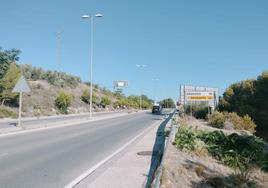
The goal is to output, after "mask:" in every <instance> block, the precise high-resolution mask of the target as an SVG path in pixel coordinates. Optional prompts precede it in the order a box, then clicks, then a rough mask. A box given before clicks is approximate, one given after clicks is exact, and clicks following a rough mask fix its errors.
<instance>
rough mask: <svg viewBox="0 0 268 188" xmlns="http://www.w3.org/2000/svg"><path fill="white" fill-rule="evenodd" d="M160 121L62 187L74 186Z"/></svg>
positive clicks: (71, 187)
mask: <svg viewBox="0 0 268 188" xmlns="http://www.w3.org/2000/svg"><path fill="white" fill-rule="evenodd" d="M162 121H163V120H161V121H160V122H159V121H157V122H155V123H154V124H153V125H152V126H149V127H148V128H146V129H145V130H144V131H142V132H141V133H140V134H138V135H137V136H135V137H134V138H133V139H131V140H130V141H129V142H127V143H126V144H125V145H123V146H122V147H120V148H119V149H117V150H116V151H115V152H114V153H112V154H111V155H109V156H107V157H106V158H104V159H103V160H101V161H100V162H98V163H97V164H95V165H94V166H93V167H91V168H89V169H88V170H87V171H85V172H84V173H82V174H81V175H80V176H78V177H77V178H75V179H74V180H73V181H72V182H70V183H69V184H67V185H66V186H65V187H64V188H73V187H74V186H76V185H77V184H79V183H80V182H81V181H82V180H83V179H85V178H86V177H88V176H89V175H90V174H92V173H93V172H94V171H95V170H97V169H98V168H99V167H100V166H102V165H103V164H104V163H106V162H107V161H109V160H110V159H112V158H113V157H114V156H115V155H117V154H118V153H120V152H121V151H122V150H124V149H125V148H126V147H128V146H129V145H130V144H132V143H133V142H135V141H136V140H137V139H138V138H139V137H141V136H142V135H143V134H145V133H146V132H147V131H149V130H150V129H152V128H153V127H154V126H155V125H156V124H159V123H161V122H162Z"/></svg>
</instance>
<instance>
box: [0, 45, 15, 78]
mask: <svg viewBox="0 0 268 188" xmlns="http://www.w3.org/2000/svg"><path fill="white" fill-rule="evenodd" d="M19 54H20V50H18V49H11V50H5V51H2V48H1V47H0V79H2V78H3V77H4V75H5V74H6V72H7V70H8V69H9V66H10V64H11V63H14V62H15V61H18V60H19V57H18V55H19Z"/></svg>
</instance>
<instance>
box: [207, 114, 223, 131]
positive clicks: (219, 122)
mask: <svg viewBox="0 0 268 188" xmlns="http://www.w3.org/2000/svg"><path fill="white" fill-rule="evenodd" d="M225 120H226V118H225V116H224V114H223V113H221V112H217V111H215V112H213V113H212V114H210V115H208V122H209V124H210V125H212V126H213V127H216V128H223V124H224V122H225Z"/></svg>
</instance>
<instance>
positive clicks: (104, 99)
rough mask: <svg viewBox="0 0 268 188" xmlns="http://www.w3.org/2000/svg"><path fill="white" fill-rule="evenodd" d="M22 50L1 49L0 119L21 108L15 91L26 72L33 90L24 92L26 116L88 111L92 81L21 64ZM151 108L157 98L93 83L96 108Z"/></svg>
mask: <svg viewBox="0 0 268 188" xmlns="http://www.w3.org/2000/svg"><path fill="white" fill-rule="evenodd" d="M19 55H20V50H17V49H11V50H3V49H2V48H0V105H1V108H0V118H3V117H14V116H16V113H17V110H18V102H19V101H18V100H19V98H18V97H19V96H18V94H17V93H12V89H13V88H14V86H15V84H16V82H17V80H18V79H19V78H20V76H21V75H23V76H24V77H25V78H26V79H27V81H28V83H29V85H30V88H31V92H30V93H27V94H23V108H22V115H23V116H42V115H55V114H58V113H63V114H67V113H80V112H88V111H89V105H90V83H88V82H82V81H81V79H80V78H79V77H77V76H73V75H70V74H67V73H64V72H58V71H51V70H44V69H42V68H38V67H33V66H32V65H29V64H23V65H18V64H16V63H15V62H16V61H18V60H19ZM140 98H142V108H143V109H149V108H151V107H152V105H153V100H151V99H149V98H148V97H147V96H145V95H142V96H134V95H131V96H125V95H123V94H122V91H120V92H118V91H114V92H113V91H110V90H108V89H107V88H105V87H100V86H99V85H97V84H93V98H92V106H93V110H94V111H101V110H116V109H129V110H130V109H139V108H140Z"/></svg>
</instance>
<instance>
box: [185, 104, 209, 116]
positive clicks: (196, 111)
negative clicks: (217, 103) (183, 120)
mask: <svg viewBox="0 0 268 188" xmlns="http://www.w3.org/2000/svg"><path fill="white" fill-rule="evenodd" d="M191 111H192V115H193V116H194V117H195V118H197V119H206V118H207V114H208V106H207V104H193V105H187V106H186V114H188V115H189V114H191Z"/></svg>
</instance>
